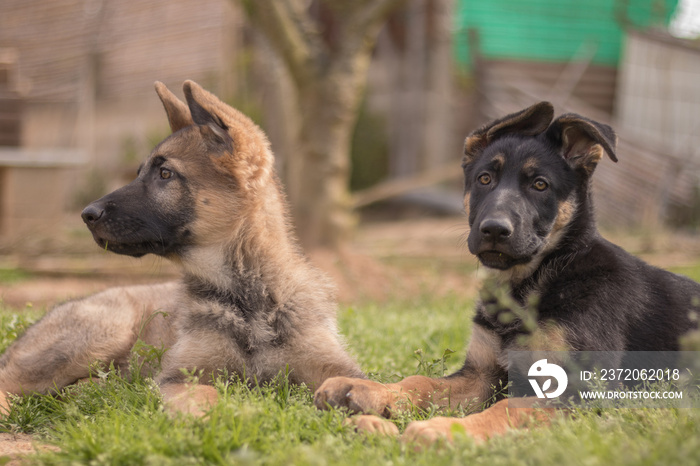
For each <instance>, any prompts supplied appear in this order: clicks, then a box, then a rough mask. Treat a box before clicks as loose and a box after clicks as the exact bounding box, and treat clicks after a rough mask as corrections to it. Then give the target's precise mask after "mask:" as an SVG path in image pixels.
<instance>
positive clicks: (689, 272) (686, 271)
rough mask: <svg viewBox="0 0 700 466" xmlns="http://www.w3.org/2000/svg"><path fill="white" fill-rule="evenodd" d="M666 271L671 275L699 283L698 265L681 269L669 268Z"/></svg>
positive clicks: (699, 272) (699, 264) (699, 266)
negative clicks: (675, 274)
mask: <svg viewBox="0 0 700 466" xmlns="http://www.w3.org/2000/svg"><path fill="white" fill-rule="evenodd" d="M668 270H670V271H671V272H673V273H677V274H680V275H685V276H686V277H688V278H690V279H693V280H695V281H696V282H700V263H697V264H695V265H688V266H683V267H671V268H669V269H668Z"/></svg>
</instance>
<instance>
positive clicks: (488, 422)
mask: <svg viewBox="0 0 700 466" xmlns="http://www.w3.org/2000/svg"><path fill="white" fill-rule="evenodd" d="M539 402H541V400H538V399H537V398H511V399H505V400H501V401H499V402H498V403H496V404H495V405H493V406H491V407H490V408H488V409H486V410H485V411H482V412H480V413H476V414H472V415H470V416H467V417H463V418H452V417H435V418H432V419H429V420H427V421H414V422H411V423H410V424H409V425H408V427H407V428H406V431H405V432H404V434H403V436H402V440H403V441H406V442H416V443H418V444H420V445H424V446H425V445H430V444H432V443H435V442H436V441H438V440H440V439H444V440H447V441H451V440H452V439H453V434H454V433H455V432H456V431H459V430H461V429H464V431H465V433H466V434H467V435H469V436H470V437H472V438H473V439H474V440H475V441H477V442H482V441H484V440H486V439H488V438H490V437H492V436H494V435H500V434H503V433H505V432H506V431H508V430H509V429H514V428H522V427H528V426H531V425H547V424H549V422H550V421H551V419H552V418H553V417H554V415H555V413H556V412H557V410H556V409H555V408H547V407H540V406H538V403H539ZM456 426H459V427H457V428H455V427H456Z"/></svg>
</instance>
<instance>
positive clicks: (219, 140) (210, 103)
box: [183, 81, 233, 152]
mask: <svg viewBox="0 0 700 466" xmlns="http://www.w3.org/2000/svg"><path fill="white" fill-rule="evenodd" d="M183 91H184V92H185V99H187V105H188V106H189V108H190V113H191V114H192V120H193V121H194V124H196V125H198V126H199V127H200V131H201V133H202V136H204V138H205V139H206V140H207V141H208V142H210V143H212V144H214V145H217V146H220V147H221V148H222V149H224V150H225V151H226V152H231V151H232V150H233V139H232V138H231V135H230V134H229V132H228V129H229V128H228V126H227V125H226V124H225V123H224V121H223V120H222V119H221V118H220V117H219V116H218V115H217V108H218V107H219V106H220V105H222V103H221V101H220V100H219V99H218V98H216V97H215V96H214V95H213V94H211V93H209V92H207V91H205V90H204V89H202V88H201V87H200V86H199V84H197V83H195V82H194V81H185V84H184V85H183Z"/></svg>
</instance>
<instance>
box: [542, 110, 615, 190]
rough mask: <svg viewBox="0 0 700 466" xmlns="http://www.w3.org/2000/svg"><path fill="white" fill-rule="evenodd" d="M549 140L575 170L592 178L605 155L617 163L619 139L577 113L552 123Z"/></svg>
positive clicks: (601, 126) (608, 130)
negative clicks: (616, 152)
mask: <svg viewBox="0 0 700 466" xmlns="http://www.w3.org/2000/svg"><path fill="white" fill-rule="evenodd" d="M547 138H548V139H549V140H550V141H552V142H553V143H554V144H555V145H556V146H558V147H559V148H560V153H561V155H562V157H564V159H566V161H567V162H569V165H571V166H572V167H573V168H576V169H581V170H583V171H584V172H585V173H586V174H587V175H589V176H590V175H591V174H592V173H593V170H595V167H596V166H597V165H598V162H600V159H601V158H603V152H606V153H607V154H608V157H610V159H611V160H612V161H613V162H617V156H616V155H615V146H616V145H617V136H616V135H615V131H613V129H612V128H611V127H610V126H608V125H606V124H603V123H598V122H597V121H593V120H589V119H588V118H585V117H582V116H581V115H577V114H575V113H567V114H564V115H562V116H560V117H559V118H557V119H556V120H554V121H553V122H552V125H551V126H550V127H549V129H547Z"/></svg>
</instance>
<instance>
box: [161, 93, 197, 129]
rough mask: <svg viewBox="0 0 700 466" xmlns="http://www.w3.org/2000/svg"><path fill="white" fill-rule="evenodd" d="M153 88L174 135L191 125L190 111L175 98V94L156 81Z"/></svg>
mask: <svg viewBox="0 0 700 466" xmlns="http://www.w3.org/2000/svg"><path fill="white" fill-rule="evenodd" d="M155 86H156V92H157V93H158V97H160V101H161V102H163V107H165V113H166V114H167V115H168V122H169V123H170V129H171V131H172V132H173V133H174V132H175V131H178V130H180V129H182V128H184V127H186V126H190V125H192V124H193V122H192V115H190V109H189V108H187V105H185V103H184V102H183V101H181V100H180V99H178V98H177V97H175V94H173V93H172V92H170V89H168V88H167V87H165V84H163V83H162V82H160V81H156V83H155Z"/></svg>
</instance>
